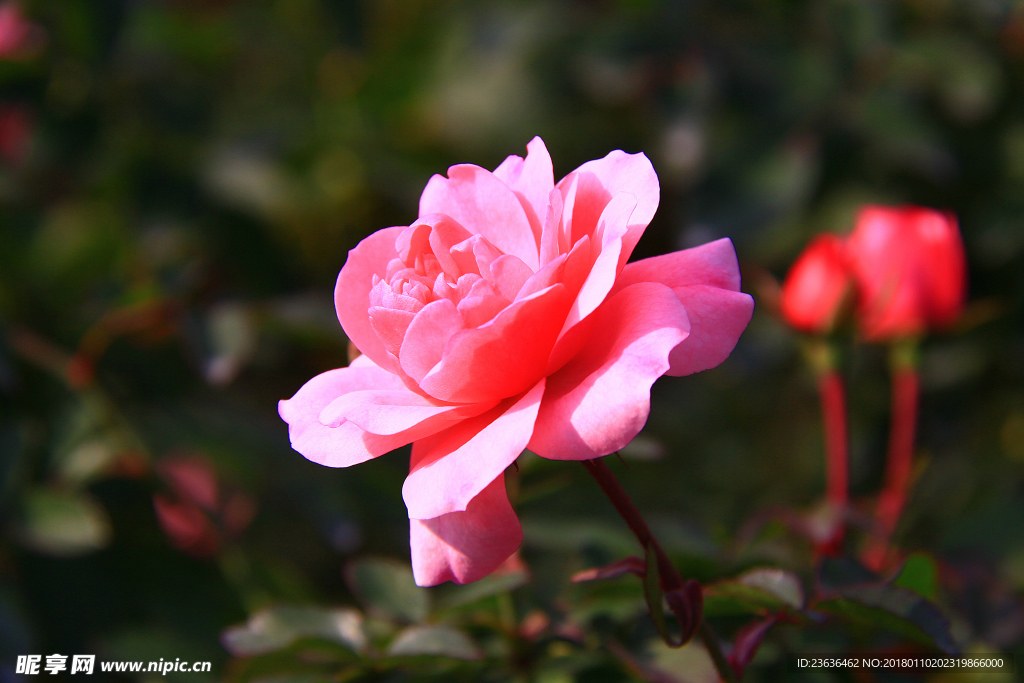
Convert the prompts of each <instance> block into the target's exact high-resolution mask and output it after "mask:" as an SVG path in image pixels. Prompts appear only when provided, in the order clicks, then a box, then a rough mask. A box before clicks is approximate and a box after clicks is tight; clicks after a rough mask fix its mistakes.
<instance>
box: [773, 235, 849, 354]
mask: <svg viewBox="0 0 1024 683" xmlns="http://www.w3.org/2000/svg"><path fill="white" fill-rule="evenodd" d="M852 284H853V279H852V275H851V273H850V267H849V264H848V262H847V258H846V253H845V248H844V245H843V241H842V239H840V238H839V237H838V236H836V235H833V234H829V233H826V234H823V235H819V236H818V237H816V238H815V239H814V240H812V241H811V243H810V244H809V245H807V248H806V249H804V251H803V253H802V254H800V257H799V258H798V259H797V260H796V263H794V264H793V267H792V268H790V270H789V274H787V275H786V280H785V282H783V284H782V301H781V310H782V316H783V317H784V318H785V319H786V322H788V323H789V324H790V325H792V326H793V327H795V328H796V329H798V330H802V331H804V332H811V333H816V334H822V333H825V332H829V331H831V330H832V328H833V327H835V324H836V322H837V321H838V320H839V318H840V317H841V316H840V314H841V313H842V311H843V308H844V307H845V305H846V303H847V301H848V300H849V293H850V288H851V285H852Z"/></svg>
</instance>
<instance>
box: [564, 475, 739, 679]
mask: <svg viewBox="0 0 1024 683" xmlns="http://www.w3.org/2000/svg"><path fill="white" fill-rule="evenodd" d="M581 462H582V463H583V466H584V467H586V468H587V471H588V472H590V475H591V476H592V477H594V479H595V480H596V481H597V484H598V486H600V487H601V490H602V491H604V493H605V495H606V496H608V499H609V500H610V501H611V502H612V505H614V506H615V509H616V511H618V513H619V515H620V516H621V517H622V519H624V520H625V522H626V525H627V526H629V529H630V531H632V532H633V535H634V536H636V538H637V540H638V541H640V545H642V546H643V547H644V548H645V549H646V548H648V547H650V548H653V550H654V554H655V556H656V557H657V558H658V575H659V577H660V579H661V588H662V590H664V591H665V592H668V591H672V590H682V589H683V587H684V585H685V583H684V581H683V577H682V576H680V575H679V572H678V571H677V570H676V568H675V565H673V564H672V561H671V560H670V559H669V558H668V555H667V554H665V550H664V549H663V548H662V547H661V544H660V543H658V539H657V538H655V537H654V534H652V533H651V529H650V527H648V526H647V522H646V521H645V520H644V518H643V516H642V515H641V514H640V510H638V509H637V507H636V505H635V504H634V503H633V501H632V499H631V498H630V497H629V494H627V493H626V490H625V489H624V488H622V484H620V483H619V480H618V479H616V478H615V475H614V474H612V471H611V470H610V469H608V466H607V465H606V464H604V461H603V460H583V461H581ZM698 619H699V621H700V626H699V628H698V631H697V635H699V636H700V639H701V642H703V643H704V647H705V649H706V650H707V652H708V655H709V656H710V657H711V661H712V662H713V663H714V665H715V669H716V670H717V671H718V676H719V678H720V679H721V680H723V681H727V682H729V683H732V682H733V681H735V680H736V675H735V672H734V671H733V670H732V667H731V665H730V664H729V662H728V660H726V658H725V655H724V653H723V652H722V648H721V645H720V644H719V642H718V636H716V635H715V633H714V631H712V629H711V627H710V626H709V625H708V623H707V622H706V621H704V619H703V617H702V616H698Z"/></svg>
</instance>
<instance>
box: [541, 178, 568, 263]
mask: <svg viewBox="0 0 1024 683" xmlns="http://www.w3.org/2000/svg"><path fill="white" fill-rule="evenodd" d="M562 208H563V202H562V193H561V192H560V191H558V190H551V193H550V194H549V195H548V209H547V214H546V215H545V216H544V218H543V221H544V223H543V227H542V228H541V237H540V265H541V266H544V265H546V264H548V263H550V262H551V261H553V260H554V259H555V258H557V257H558V255H559V254H561V253H564V252H563V251H562V250H561V246H560V237H561V231H562ZM566 244H568V240H566ZM565 251H568V249H566V250H565Z"/></svg>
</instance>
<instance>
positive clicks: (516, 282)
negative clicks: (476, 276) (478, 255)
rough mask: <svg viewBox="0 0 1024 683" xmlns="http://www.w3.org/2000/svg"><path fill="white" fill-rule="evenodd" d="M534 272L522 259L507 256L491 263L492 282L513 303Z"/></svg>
mask: <svg viewBox="0 0 1024 683" xmlns="http://www.w3.org/2000/svg"><path fill="white" fill-rule="evenodd" d="M531 275H533V271H532V270H530V268H529V267H528V266H527V265H526V264H525V263H523V262H522V260H521V259H518V258H516V257H515V256H512V255H511V254H505V255H503V256H499V257H498V258H496V259H494V261H492V262H491V280H492V281H493V282H494V287H495V288H496V289H497V290H498V293H499V294H501V295H502V296H503V297H505V298H506V299H508V300H509V301H512V300H514V299H515V298H516V295H517V294H519V290H520V289H522V288H523V283H525V282H526V281H527V280H528V279H529V278H530V276H531Z"/></svg>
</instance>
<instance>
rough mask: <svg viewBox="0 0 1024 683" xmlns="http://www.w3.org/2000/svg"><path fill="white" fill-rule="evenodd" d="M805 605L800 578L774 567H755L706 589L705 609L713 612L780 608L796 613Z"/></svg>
mask: <svg viewBox="0 0 1024 683" xmlns="http://www.w3.org/2000/svg"><path fill="white" fill-rule="evenodd" d="M803 606H804V591H803V586H802V585H801V584H800V579H799V578H798V577H797V576H796V575H795V574H792V573H791V572H787V571H785V570H783V569H777V568H772V567H767V568H761V569H753V570H751V571H749V572H746V573H745V574H742V575H740V576H739V577H737V578H736V579H732V580H729V581H720V582H718V583H715V584H712V585H710V586H707V587H706V588H705V589H704V612H705V614H709V615H713V616H722V615H737V614H763V613H765V612H778V611H785V612H787V613H790V614H797V613H799V611H800V610H801V609H803Z"/></svg>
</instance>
